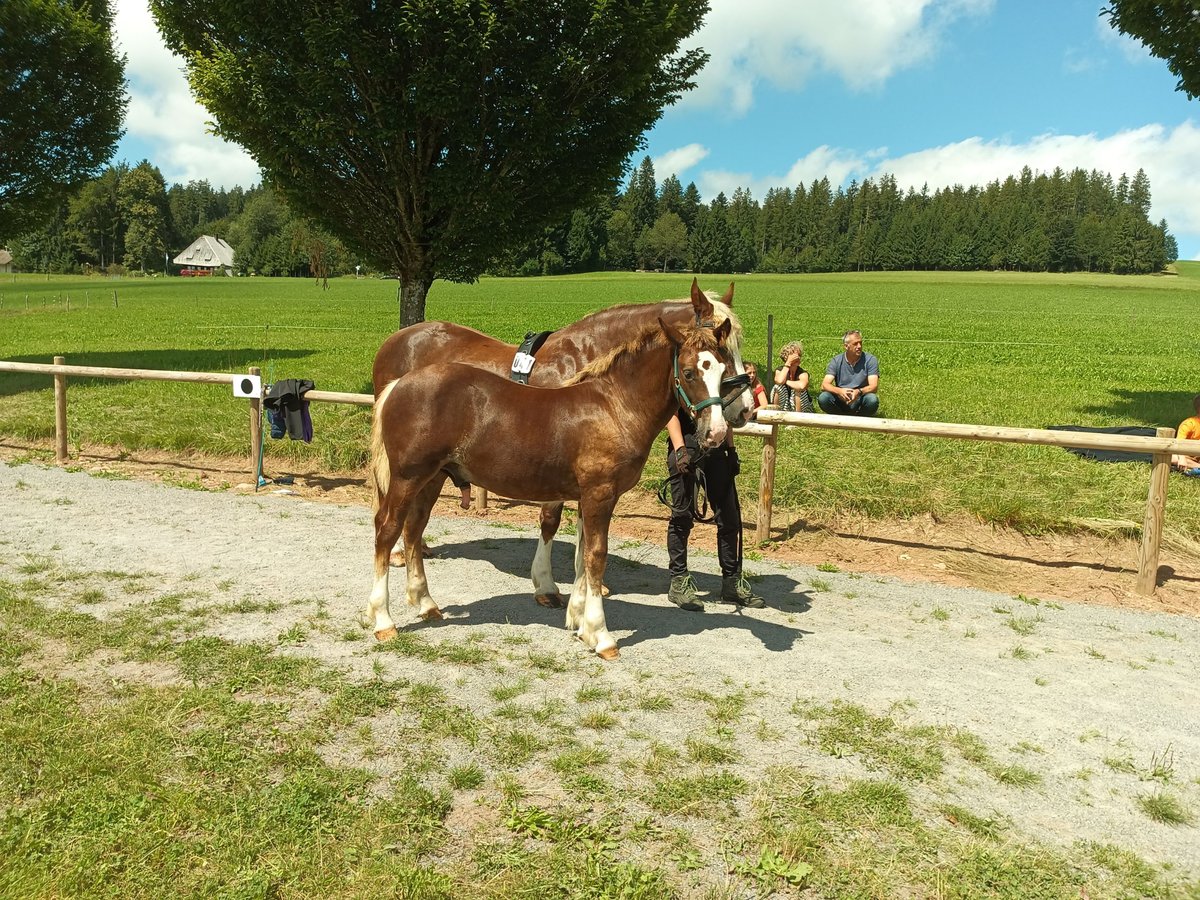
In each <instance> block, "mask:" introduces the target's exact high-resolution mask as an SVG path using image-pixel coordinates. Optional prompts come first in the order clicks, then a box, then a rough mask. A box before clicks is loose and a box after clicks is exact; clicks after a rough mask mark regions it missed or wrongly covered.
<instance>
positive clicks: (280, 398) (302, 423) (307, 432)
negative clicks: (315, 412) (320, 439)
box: [263, 378, 316, 443]
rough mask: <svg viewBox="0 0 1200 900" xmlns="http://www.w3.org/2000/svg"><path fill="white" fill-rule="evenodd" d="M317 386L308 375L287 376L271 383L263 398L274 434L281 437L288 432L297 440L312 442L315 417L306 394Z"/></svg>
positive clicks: (274, 436)
mask: <svg viewBox="0 0 1200 900" xmlns="http://www.w3.org/2000/svg"><path fill="white" fill-rule="evenodd" d="M315 387H316V385H315V384H313V383H312V382H311V381H309V380H308V379H306V378H285V379H284V380H283V381H277V382H275V383H274V384H273V385H271V387H270V390H268V391H267V396H266V397H264V398H263V407H264V408H265V409H266V410H267V420H268V421H269V422H270V423H271V437H273V438H281V437H283V435H284V433H285V432H286V434H287V436H288V437H289V438H291V439H292V440H293V441H304V442H305V443H309V442H311V441H312V439H313V427H312V418H311V417H310V416H309V414H308V401H307V400H305V399H304V395H305V394H307V393H308V392H309V391H311V390H312V389H313V388H315Z"/></svg>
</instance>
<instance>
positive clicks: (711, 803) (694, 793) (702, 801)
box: [646, 772, 746, 817]
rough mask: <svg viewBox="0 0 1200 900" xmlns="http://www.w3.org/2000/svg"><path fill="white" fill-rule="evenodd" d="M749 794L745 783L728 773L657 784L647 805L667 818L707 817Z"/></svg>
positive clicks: (648, 798) (674, 779)
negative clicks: (677, 816)
mask: <svg viewBox="0 0 1200 900" xmlns="http://www.w3.org/2000/svg"><path fill="white" fill-rule="evenodd" d="M745 792H746V782H745V781H743V780H742V779H741V778H739V777H738V776H736V775H733V774H730V773H729V772H717V773H714V774H711V775H700V776H697V777H694V778H686V777H685V778H665V779H662V780H659V781H656V782H655V783H654V787H653V788H652V789H651V791H650V794H649V796H648V797H647V798H646V802H647V803H648V804H649V805H650V808H651V809H655V810H658V811H659V812H661V813H665V814H667V815H680V816H697V817H707V816H711V815H714V814H715V813H717V812H719V811H720V808H722V807H723V806H724V805H725V804H727V803H728V802H729V801H731V800H733V799H734V798H735V797H739V796H741V795H742V794H744V793H745Z"/></svg>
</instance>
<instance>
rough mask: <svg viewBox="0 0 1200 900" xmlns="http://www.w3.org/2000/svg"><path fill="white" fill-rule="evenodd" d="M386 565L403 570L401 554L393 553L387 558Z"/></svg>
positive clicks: (403, 564) (402, 555) (403, 563)
mask: <svg viewBox="0 0 1200 900" xmlns="http://www.w3.org/2000/svg"><path fill="white" fill-rule="evenodd" d="M388 565H389V566H395V567H396V568H398V569H403V568H404V566H405V565H406V563H405V561H404V554H403V553H393V554H392V555H391V556H389V557H388Z"/></svg>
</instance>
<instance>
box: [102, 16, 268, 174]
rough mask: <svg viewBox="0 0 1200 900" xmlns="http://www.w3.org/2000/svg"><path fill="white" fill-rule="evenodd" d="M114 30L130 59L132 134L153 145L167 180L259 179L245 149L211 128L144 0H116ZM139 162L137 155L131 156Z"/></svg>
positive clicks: (127, 122) (128, 119) (129, 128)
mask: <svg viewBox="0 0 1200 900" xmlns="http://www.w3.org/2000/svg"><path fill="white" fill-rule="evenodd" d="M113 24H114V30H115V31H116V35H117V41H118V43H119V44H120V48H121V50H122V51H123V52H124V53H125V55H126V57H127V60H126V66H125V74H126V77H127V78H128V79H129V94H130V100H129V109H128V112H127V114H126V117H125V128H126V131H127V132H128V135H129V137H130V138H133V139H135V140H136V141H137V142H138V143H140V144H144V145H146V146H148V147H150V148H152V159H151V161H152V162H153V163H154V164H155V165H157V166H158V167H159V169H160V170H161V171H162V173H163V178H165V179H166V181H167V183H168V184H169V183H172V182H178V183H184V182H188V181H191V180H193V179H203V178H206V179H208V181H209V182H211V183H212V185H213V186H214V187H232V186H234V185H235V184H240V185H242V186H243V187H249V186H250V185H252V184H256V183H258V182H259V181H260V180H261V177H260V175H259V171H258V164H257V163H255V162H254V160H253V159H252V158H251V157H250V155H249V154H248V153H246V151H245V150H243V149H242V148H241V147H239V146H237V145H236V144H231V143H229V142H228V141H224V140H222V139H220V138H218V137H215V136H213V135H212V134H209V133H208V130H207V129H208V126H207V124H206V123H207V121H208V120H209V118H210V117H209V115H208V113H207V112H206V111H205V109H204V108H203V107H202V106H200V104H198V103H197V102H196V101H195V100H194V99H192V94H191V91H190V89H189V88H188V84H187V80H186V79H185V78H184V75H183V63H182V62H181V61H180V60H178V59H177V58H176V57H175V56H173V55H172V54H171V52H170V51H169V50H168V49H167V48H166V46H165V45H164V44H163V42H162V38H161V37H160V36H159V34H158V30H157V28H156V27H155V24H154V19H153V17H152V16H151V15H150V10H149V7H148V6H147V4H146V0H117V3H116V15H115V16H114V22H113ZM130 162H131V163H136V162H138V160H130Z"/></svg>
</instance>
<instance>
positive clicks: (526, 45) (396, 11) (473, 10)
mask: <svg viewBox="0 0 1200 900" xmlns="http://www.w3.org/2000/svg"><path fill="white" fill-rule="evenodd" d="M151 8H152V9H153V11H154V15H155V18H156V19H157V21H158V24H159V28H160V30H161V31H162V33H163V36H164V38H165V39H166V41H167V44H168V45H169V46H170V47H171V49H172V50H174V51H175V52H177V53H179V54H180V55H181V56H183V57H184V62H185V64H186V66H187V72H188V78H189V81H190V83H191V85H192V89H193V91H194V92H195V94H196V96H197V97H198V98H199V100H200V102H201V103H203V104H204V106H205V107H206V108H207V109H208V110H209V112H210V113H211V114H212V115H213V117H214V119H215V121H216V128H217V131H218V132H219V133H220V134H221V135H222V136H224V137H226V138H228V139H230V140H233V141H236V142H237V143H239V144H241V145H242V146H244V147H245V148H246V149H247V150H249V151H250V153H251V154H252V155H253V156H254V158H255V159H256V160H257V161H258V164H259V165H260V166H261V167H262V170H263V174H264V176H265V177H267V178H268V179H270V180H271V181H272V182H274V183H275V184H276V185H278V187H279V188H280V189H281V190H282V191H283V192H284V193H285V194H286V196H287V198H288V200H289V202H290V203H291V205H292V206H293V207H294V208H295V209H297V210H300V211H302V212H304V213H307V214H308V215H309V216H311V217H312V218H313V219H314V220H316V221H317V222H318V223H320V224H322V225H324V226H325V227H327V228H328V229H329V230H330V231H332V232H333V233H334V234H336V235H338V236H339V237H341V238H342V239H343V240H344V241H345V242H346V243H347V244H349V245H350V246H351V247H353V248H355V249H357V250H359V251H360V252H362V253H363V254H364V255H365V256H367V257H368V258H369V259H371V260H372V261H373V262H375V263H376V264H378V265H379V266H380V267H382V268H384V269H385V270H389V271H392V272H395V273H396V274H398V275H399V276H400V323H401V325H407V324H410V323H412V322H417V321H420V320H422V319H423V318H424V315H425V296H426V293H427V291H428V289H429V286H430V284H431V283H432V282H433V280H434V279H435V278H446V279H449V280H453V281H468V280H471V279H473V278H475V277H476V276H478V275H479V274H480V273H481V272H482V271H483V270H484V268H485V267H486V266H487V264H488V263H489V262H490V261H491V260H492V259H493V258H494V257H496V256H497V255H498V254H499V253H501V252H502V251H504V250H506V249H508V248H510V247H514V246H520V245H522V244H524V243H526V242H528V241H530V240H532V239H534V238H535V237H537V236H538V235H540V234H541V232H542V229H543V228H544V227H545V226H547V225H550V224H555V223H558V222H561V221H563V220H565V218H566V216H568V215H569V214H570V212H571V210H572V208H574V207H575V206H576V205H578V204H579V203H580V202H581V201H583V200H586V198H589V197H594V196H597V195H600V194H602V193H606V192H607V191H609V190H611V189H612V188H613V187H614V186H615V184H616V182H617V181H618V180H619V178H620V177H621V176H622V175H623V174H624V166H625V164H626V162H625V161H626V160H627V159H629V157H630V155H631V154H632V153H633V152H634V151H635V150H636V149H637V148H639V147H640V146H641V145H642V143H643V138H642V134H643V132H644V131H645V130H646V129H647V128H649V127H650V126H651V125H652V124H653V123H654V122H655V121H657V119H658V118H659V116H660V115H661V114H662V111H663V109H664V108H665V107H666V106H667V105H668V104H670V103H672V102H674V101H675V100H676V99H677V98H678V97H679V96H680V94H681V93H682V92H683V91H684V90H686V89H688V88H689V87H690V86H691V79H692V77H693V76H694V75H695V74H696V72H697V71H699V69H700V67H701V66H702V65H703V64H704V62H705V60H706V59H707V54H705V53H704V52H703V51H701V50H698V49H694V50H687V51H683V50H681V49H680V44H681V42H682V41H683V40H684V39H685V38H687V37H688V36H690V35H691V34H693V33H694V32H695V31H696V30H697V28H699V26H700V23H701V21H702V19H703V16H704V14H705V12H707V9H708V2H707V0H644V2H638V3H625V2H622V3H612V2H610V0H557V2H554V3H548V2H546V0H453V2H451V0H378V2H374V3H329V2H327V0H290V2H287V3H283V4H274V5H272V6H270V7H269V9H267V10H266V11H264V9H265V8H264V7H260V6H259V5H258V4H254V3H246V2H244V0H151Z"/></svg>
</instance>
